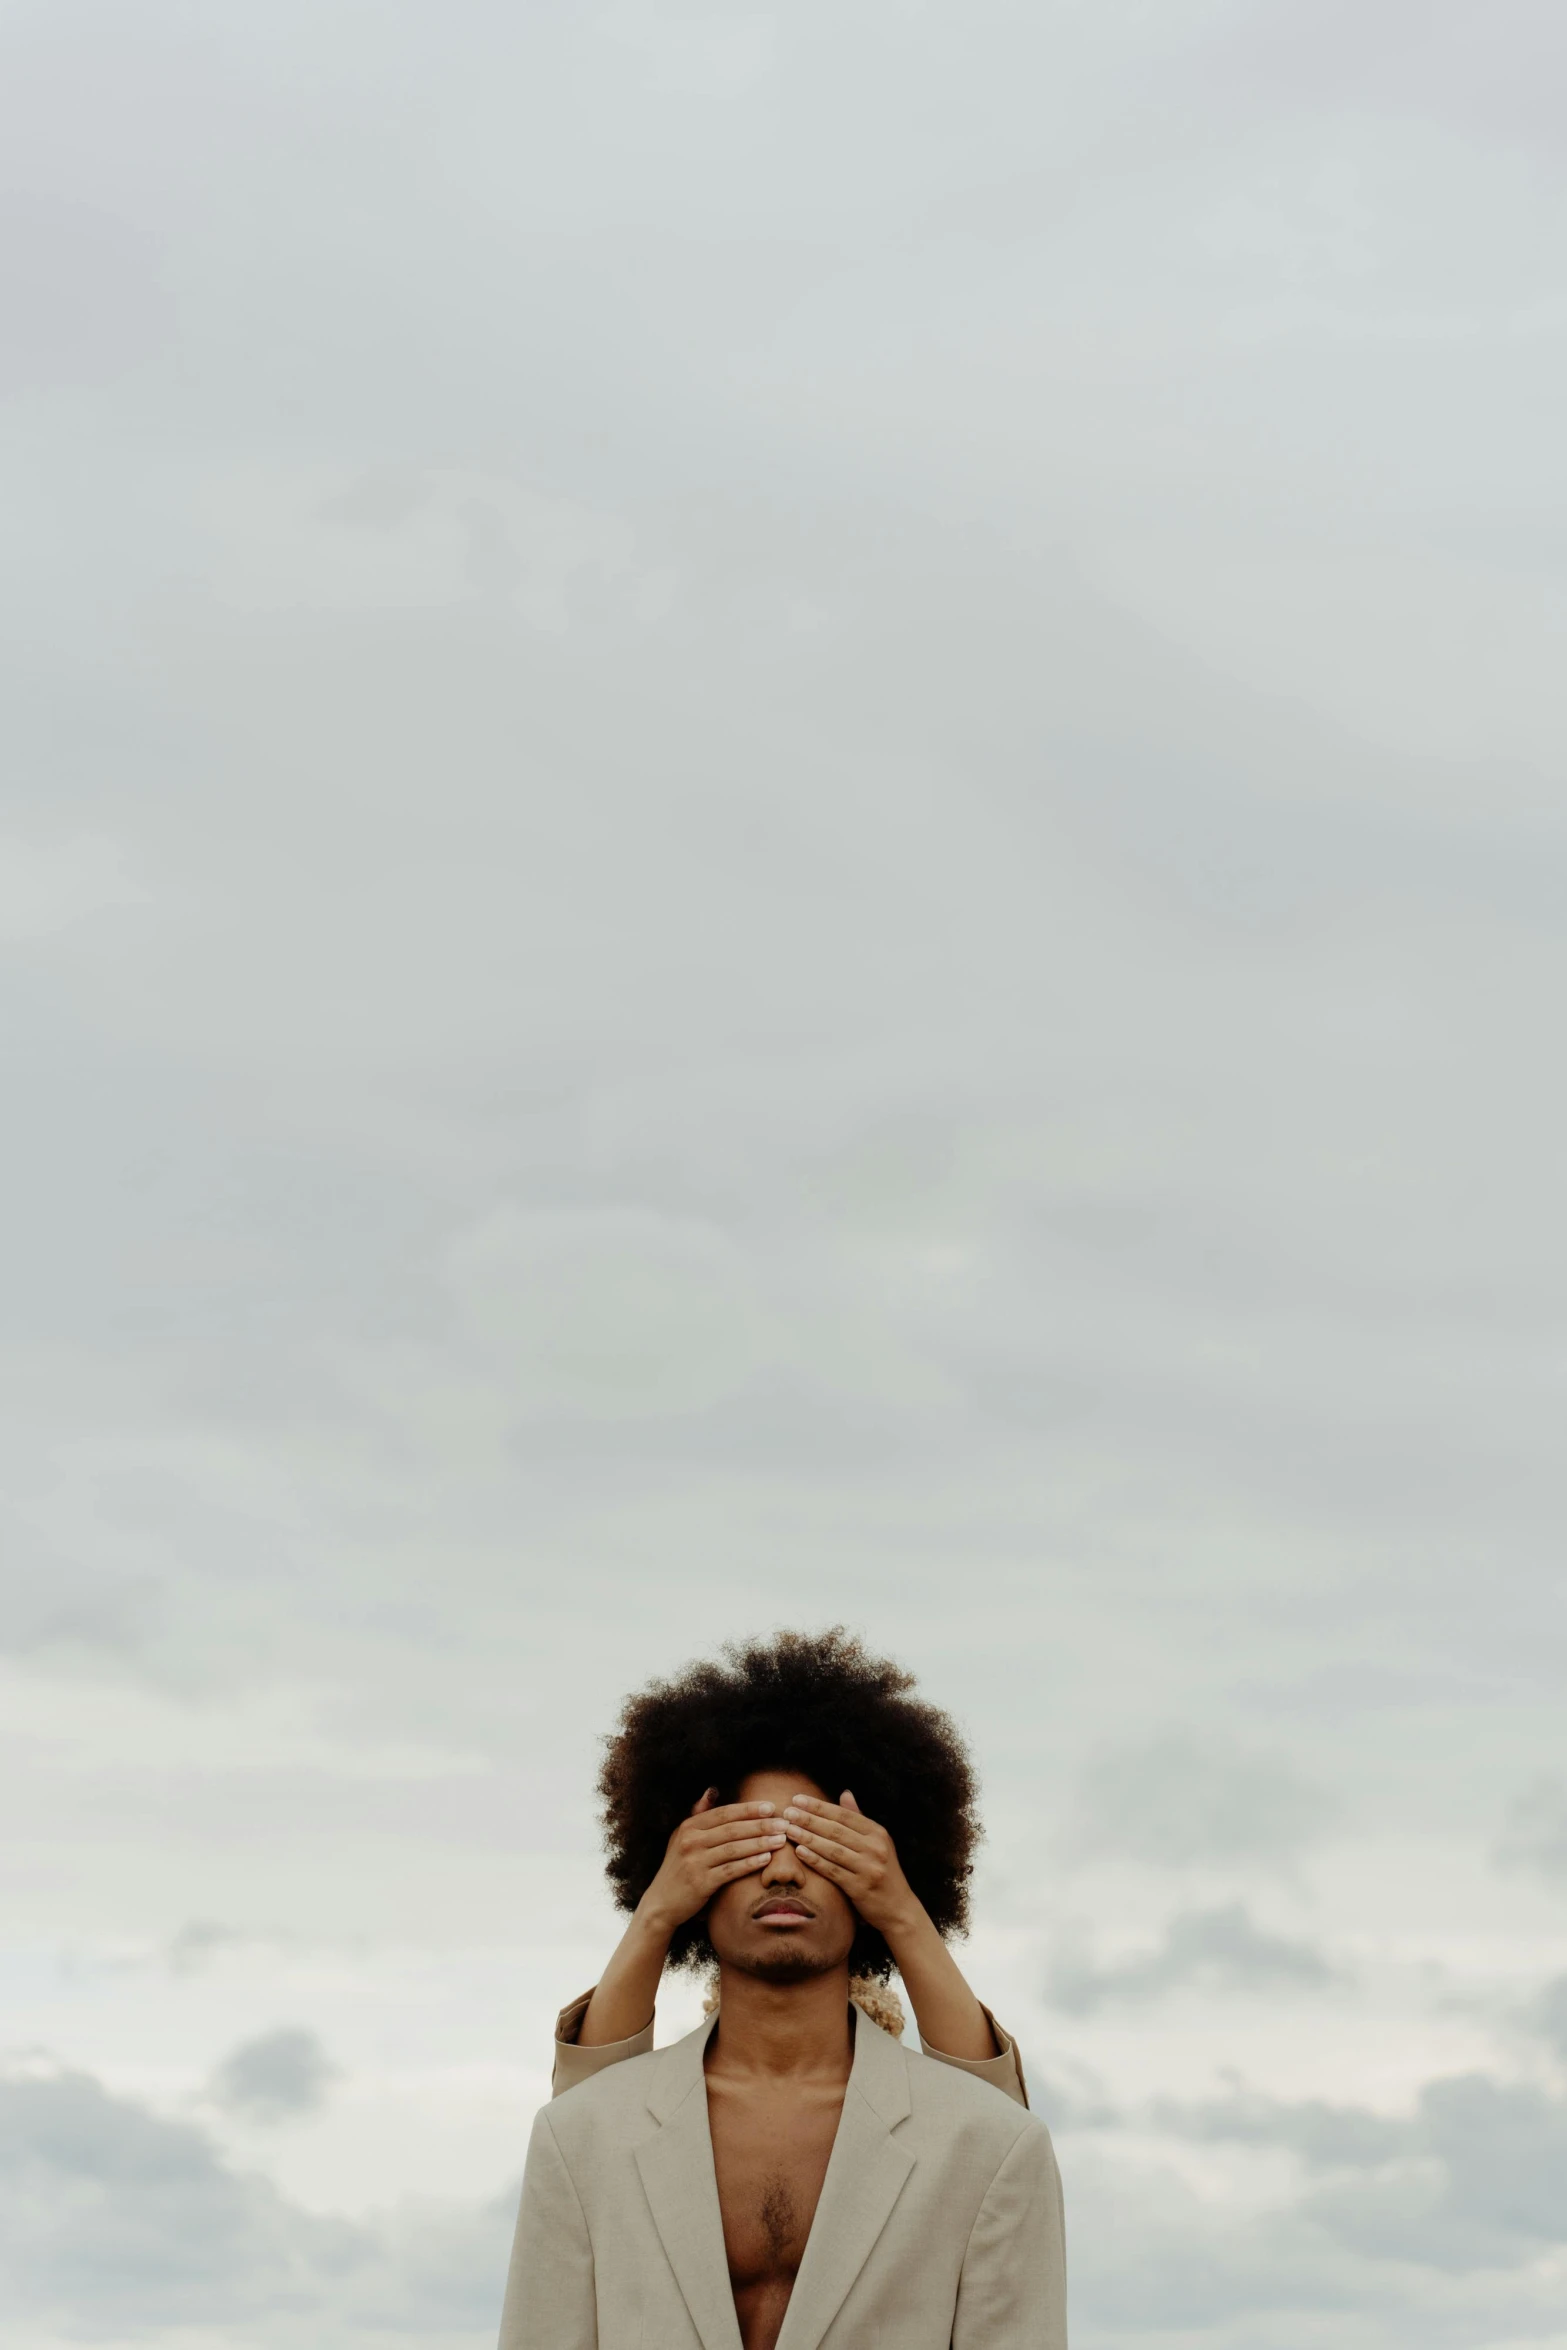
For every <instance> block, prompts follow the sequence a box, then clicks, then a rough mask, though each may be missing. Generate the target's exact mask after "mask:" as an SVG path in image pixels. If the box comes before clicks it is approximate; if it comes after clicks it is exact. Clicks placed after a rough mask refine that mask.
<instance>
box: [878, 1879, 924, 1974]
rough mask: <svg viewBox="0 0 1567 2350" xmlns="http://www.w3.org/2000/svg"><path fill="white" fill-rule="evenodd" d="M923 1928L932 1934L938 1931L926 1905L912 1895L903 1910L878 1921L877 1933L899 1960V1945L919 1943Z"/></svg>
mask: <svg viewBox="0 0 1567 2350" xmlns="http://www.w3.org/2000/svg"><path fill="white" fill-rule="evenodd" d="M921 1928H923V1929H924V1930H925V1931H926V1932H927V1933H931V1934H934V1933H935V1931H936V1929H935V1927H934V1926H933V1925H932V1924H931V1922H930V1913H929V1912H928V1910H927V1909H926V1907H925V1905H924V1903H923V1902H922V1901H916V1900H915V1899H914V1898H913V1896H912V1895H911V1896H910V1898H909V1900H908V1902H907V1903H906V1904H905V1905H904V1906H903V1907H902V1908H900V1909H897V1910H895V1911H894V1912H893V1913H892V1915H891V1916H890V1917H883V1918H881V1919H880V1920H879V1921H878V1923H877V1927H876V1931H877V1933H878V1934H880V1936H881V1938H882V1940H883V1941H884V1942H885V1943H886V1945H887V1948H888V1949H889V1950H890V1951H891V1952H892V1955H893V1957H894V1958H897V1956H898V1946H899V1944H900V1943H902V1944H905V1945H907V1944H908V1943H910V1942H913V1941H917V1940H918V1939H919V1936H920V1931H921ZM900 1964H901V1962H900Z"/></svg>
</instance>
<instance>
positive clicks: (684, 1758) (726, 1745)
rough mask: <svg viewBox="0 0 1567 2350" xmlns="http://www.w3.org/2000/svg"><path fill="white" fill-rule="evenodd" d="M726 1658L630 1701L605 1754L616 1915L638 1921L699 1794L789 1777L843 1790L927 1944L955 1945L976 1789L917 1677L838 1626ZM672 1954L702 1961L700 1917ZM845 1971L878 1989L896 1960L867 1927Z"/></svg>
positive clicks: (741, 1648) (962, 1922) (750, 1645)
mask: <svg viewBox="0 0 1567 2350" xmlns="http://www.w3.org/2000/svg"><path fill="white" fill-rule="evenodd" d="M723 1653H724V1659H725V1661H724V1662H723V1663H718V1662H716V1661H703V1662H701V1663H698V1664H694V1665H691V1666H689V1667H688V1668H687V1670H686V1671H685V1672H683V1673H681V1674H680V1675H679V1676H678V1677H677V1678H676V1679H674V1680H670V1681H654V1682H653V1683H651V1684H650V1686H649V1687H648V1688H646V1689H643V1690H640V1691H639V1692H638V1693H637V1694H636V1695H635V1696H634V1697H628V1698H627V1700H626V1703H625V1705H624V1707H623V1708H622V1711H621V1716H620V1721H619V1724H618V1726H617V1728H616V1729H615V1731H614V1732H613V1734H612V1735H611V1736H610V1737H608V1738H606V1739H605V1741H604V1744H605V1747H606V1750H607V1751H606V1753H605V1756H604V1765H603V1768H602V1770H601V1771H600V1773H599V1794H600V1796H601V1797H602V1798H603V1806H604V1809H603V1821H604V1841H605V1844H606V1846H607V1848H608V1853H609V1861H608V1874H609V1881H610V1884H611V1886H612V1887H613V1888H614V1893H615V1899H616V1901H617V1903H618V1904H619V1906H620V1907H621V1908H622V1909H628V1910H629V1909H635V1908H636V1905H637V1903H638V1902H639V1901H640V1900H641V1898H642V1896H643V1894H644V1893H645V1892H646V1891H647V1888H648V1886H649V1885H650V1884H651V1883H652V1882H653V1879H654V1877H655V1876H656V1875H657V1873H658V1869H659V1864H660V1863H661V1862H662V1860H663V1857H664V1849H665V1846H666V1845H667V1844H668V1842H669V1839H670V1837H671V1836H672V1835H673V1833H674V1831H675V1829H676V1828H677V1827H678V1826H679V1824H680V1822H681V1821H682V1820H683V1819H684V1818H685V1817H686V1815H687V1813H688V1812H689V1811H690V1809H691V1807H692V1805H693V1804H694V1803H695V1802H697V1800H698V1799H699V1798H700V1796H701V1795H702V1794H703V1793H704V1791H705V1790H706V1789H707V1788H709V1787H716V1788H717V1789H718V1800H719V1802H720V1803H732V1802H734V1800H735V1797H736V1793H737V1791H738V1789H739V1787H740V1784H741V1782H742V1780H744V1779H745V1778H747V1777H748V1776H749V1775H750V1773H751V1772H753V1771H763V1770H791V1771H799V1772H801V1773H802V1774H803V1775H804V1776H805V1777H806V1778H808V1779H812V1780H814V1781H815V1783H816V1785H817V1786H818V1787H820V1788H821V1789H822V1791H823V1793H824V1794H826V1795H828V1796H830V1797H831V1798H832V1800H833V1801H834V1802H836V1801H837V1799H838V1796H839V1794H840V1792H841V1791H842V1790H843V1789H844V1788H845V1787H852V1788H853V1790H854V1795H855V1800H856V1802H857V1803H858V1804H859V1805H860V1808H861V1809H862V1811H864V1812H865V1813H866V1814H867V1816H868V1817H869V1818H871V1819H873V1820H878V1821H879V1822H880V1823H881V1825H882V1826H883V1827H884V1828H885V1829H886V1830H887V1833H888V1834H889V1835H890V1836H891V1838H892V1840H893V1843H894V1844H895V1845H896V1846H897V1851H898V1858H899V1860H900V1861H901V1862H902V1864H903V1872H904V1875H905V1876H906V1877H907V1878H908V1881H909V1885H910V1887H911V1889H912V1890H913V1892H914V1893H915V1894H916V1895H917V1896H918V1898H919V1899H920V1901H922V1902H923V1903H924V1905H925V1908H926V1910H927V1911H928V1912H929V1914H930V1918H931V1922H932V1923H933V1925H934V1926H935V1927H936V1929H937V1931H938V1932H939V1933H941V1934H946V1935H951V1934H960V1933H962V1932H963V1931H964V1929H965V1928H966V1926H967V1924H968V1886H969V1877H970V1875H971V1873H972V1867H973V1863H972V1858H971V1856H972V1854H973V1850H974V1847H975V1845H976V1844H977V1843H978V1841H979V1838H980V1835H981V1832H982V1831H981V1829H980V1825H979V1821H978V1819H977V1818H976V1816H975V1809H974V1806H975V1800H976V1797H977V1794H978V1786H977V1782H976V1780H975V1777H974V1769H973V1765H972V1764H971V1763H970V1761H969V1757H968V1752H967V1749H966V1748H965V1746H964V1744H963V1741H962V1739H961V1737H960V1736H959V1735H958V1732H957V1730H956V1729H955V1728H954V1726H953V1724H952V1723H951V1722H950V1721H949V1720H948V1718H947V1716H946V1715H945V1714H944V1713H941V1712H940V1711H939V1710H938V1709H937V1708H936V1707H935V1706H933V1705H927V1704H926V1703H925V1702H924V1701H923V1699H921V1698H917V1697H914V1696H912V1695H911V1694H910V1692H911V1691H912V1689H913V1687H914V1676H913V1674H912V1673H907V1672H905V1671H904V1670H903V1668H902V1667H901V1666H900V1665H895V1664H893V1663H892V1662H891V1661H890V1660H889V1659H888V1658H886V1657H877V1656H871V1655H869V1654H867V1652H866V1650H865V1648H864V1647H863V1646H862V1644H861V1643H860V1641H859V1640H857V1639H856V1638H855V1637H854V1636H853V1635H852V1634H851V1633H849V1632H846V1631H845V1630H844V1628H843V1626H842V1625H841V1624H840V1625H834V1626H833V1627H832V1629H831V1630H830V1631H826V1632H816V1633H806V1632H780V1633H779V1634H777V1636H776V1637H775V1638H774V1639H772V1640H769V1641H761V1640H752V1641H746V1642H744V1643H739V1642H736V1643H732V1644H730V1645H729V1646H728V1647H726V1648H725V1650H724V1652H723ZM669 1957H670V1963H671V1965H673V1966H677V1967H678V1966H684V1967H700V1966H703V1965H707V1964H710V1963H711V1962H712V1958H713V1951H712V1946H711V1944H710V1943H709V1941H708V1938H707V1925H706V1920H705V1918H704V1917H701V1916H698V1917H694V1918H689V1919H687V1921H686V1923H685V1924H684V1925H683V1926H681V1927H680V1928H679V1929H678V1930H677V1932H676V1934H675V1936H674V1939H673V1941H672V1942H671V1944H670V1951H669ZM849 1967H850V1971H851V1973H853V1974H855V1975H864V1976H869V1977H871V1978H872V1979H874V1980H876V1981H880V1982H885V1981H886V1979H887V1976H888V1975H889V1974H890V1973H891V1971H892V1953H891V1951H890V1950H889V1949H888V1948H887V1945H886V1943H885V1942H884V1941H883V1939H882V1937H881V1935H880V1934H879V1933H878V1932H877V1931H876V1930H875V1928H874V1927H872V1926H868V1925H866V1924H865V1922H864V1920H863V1919H862V1920H861V1921H860V1923H859V1930H858V1932H857V1933H856V1935H855V1938H854V1946H853V1948H852V1950H851V1951H850V1953H849Z"/></svg>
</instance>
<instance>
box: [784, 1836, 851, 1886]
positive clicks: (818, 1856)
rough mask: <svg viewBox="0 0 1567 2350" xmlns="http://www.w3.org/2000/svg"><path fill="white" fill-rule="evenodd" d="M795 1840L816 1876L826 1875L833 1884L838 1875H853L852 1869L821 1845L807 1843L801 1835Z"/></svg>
mask: <svg viewBox="0 0 1567 2350" xmlns="http://www.w3.org/2000/svg"><path fill="white" fill-rule="evenodd" d="M795 1841H796V1843H797V1844H798V1845H799V1847H800V1850H801V1851H802V1852H803V1853H804V1855H805V1858H806V1860H807V1862H808V1863H809V1865H810V1866H811V1867H812V1868H813V1869H814V1870H815V1871H816V1873H817V1875H818V1876H820V1877H828V1878H830V1879H831V1880H832V1882H833V1883H834V1884H836V1883H837V1881H838V1879H839V1878H840V1877H852V1876H853V1874H854V1871H853V1869H852V1868H849V1867H847V1866H846V1865H845V1864H844V1862H843V1861H842V1860H840V1859H838V1858H836V1857H835V1856H834V1855H833V1854H832V1853H831V1852H829V1851H827V1850H826V1849H825V1848H824V1847H823V1846H821V1845H819V1844H812V1843H807V1842H806V1840H805V1839H804V1838H803V1837H796V1839H795Z"/></svg>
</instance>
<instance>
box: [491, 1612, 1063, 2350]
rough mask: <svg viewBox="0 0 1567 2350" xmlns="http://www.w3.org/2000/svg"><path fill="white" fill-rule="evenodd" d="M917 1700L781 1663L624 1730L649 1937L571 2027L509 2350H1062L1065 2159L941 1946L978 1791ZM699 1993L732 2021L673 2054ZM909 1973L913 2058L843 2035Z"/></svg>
mask: <svg viewBox="0 0 1567 2350" xmlns="http://www.w3.org/2000/svg"><path fill="white" fill-rule="evenodd" d="M911 1688H912V1681H911V1678H910V1676H909V1675H908V1674H906V1673H903V1672H901V1671H900V1670H899V1669H898V1668H897V1667H896V1666H894V1665H891V1664H889V1663H887V1662H885V1661H884V1660H881V1659H877V1658H873V1657H870V1656H867V1655H866V1653H865V1651H864V1650H863V1649H862V1648H861V1647H860V1645H859V1644H858V1643H857V1642H856V1641H853V1640H851V1639H849V1638H847V1637H846V1636H845V1635H844V1634H843V1633H842V1632H836V1631H835V1632H828V1633H824V1634H822V1635H819V1636H817V1637H814V1638H807V1637H805V1636H803V1635H800V1634H793V1633H785V1634H783V1635H781V1636H780V1637H779V1638H778V1639H776V1640H775V1641H773V1642H771V1643H768V1644H761V1643H754V1644H752V1645H751V1646H749V1647H746V1648H743V1649H740V1650H737V1651H731V1652H730V1653H729V1661H728V1663H727V1665H717V1664H701V1665H697V1666H693V1667H692V1668H691V1670H690V1671H689V1672H688V1673H686V1674H685V1675H684V1676H683V1677H682V1678H681V1679H680V1680H678V1681H675V1682H672V1683H655V1684H654V1686H653V1687H652V1688H651V1689H649V1690H647V1691H644V1692H643V1693H642V1694H641V1695H640V1696H638V1697H635V1698H633V1699H631V1700H630V1701H629V1702H628V1704H627V1706H626V1708H625V1711H624V1714H623V1716H622V1720H621V1725H620V1728H619V1732H618V1734H617V1736H616V1737H615V1738H614V1739H613V1740H612V1741H611V1743H610V1746H609V1751H608V1755H607V1757H606V1761H605V1764H604V1769H603V1773H602V1776H601V1781H600V1785H601V1791H602V1793H603V1796H604V1803H605V1825H606V1830H607V1835H608V1841H609V1846H610V1861H609V1873H610V1878H611V1882H612V1883H613V1884H614V1886H615V1888H616V1893H617V1897H618V1899H619V1900H620V1902H621V1904H622V1906H623V1907H625V1908H628V1909H630V1910H631V1911H632V1919H631V1924H630V1925H629V1927H628V1928H627V1931H626V1935H625V1937H624V1939H623V1941H622V1942H621V1945H620V1948H619V1949H618V1950H617V1952H616V1953H615V1956H614V1958H613V1959H612V1960H611V1962H610V1965H609V1966H608V1968H606V1970H605V1973H604V1977H603V1979H602V1981H601V1982H600V1983H599V1985H598V1987H597V1989H596V1990H595V1991H594V1992H593V1993H592V1995H591V1996H590V1997H589V1998H588V1999H587V2000H586V2001H585V2002H579V2003H578V2005H577V2007H576V2008H575V2009H573V2010H568V2013H567V2017H566V2018H565V2019H563V2022H564V2023H565V2025H566V2028H567V2033H568V2036H569V2035H570V2033H571V2032H573V2031H574V2032H575V2045H574V2048H573V2049H572V2050H571V2054H572V2056H573V2057H574V2060H575V2061H574V2065H573V2064H572V2063H568V2064H567V2065H566V2066H565V2068H564V2069H565V2071H566V2072H567V2074H568V2077H569V2076H570V2075H571V2074H572V2072H573V2070H575V2072H576V2074H577V2076H578V2077H577V2085H575V2086H573V2087H571V2088H570V2089H569V2093H568V2094H566V2095H564V2096H560V2097H558V2098H557V2101H556V2102H555V2104H554V2105H552V2106H551V2107H549V2108H548V2109H547V2110H546V2111H544V2112H542V2113H541V2114H540V2115H539V2117H538V2119H537V2121H536V2123H535V2125H534V2132H533V2139H532V2143H531V2145H530V2147H529V2151H528V2162H527V2169H526V2172H525V2174H524V2178H523V2192H522V2208H521V2211H520V2213H519V2216H518V2221H517V2234H516V2241H515V2244H514V2247H513V2252H512V2263H511V2273H510V2276H509V2278H508V2281H507V2289H506V2303H505V2309H504V2313H503V2316H502V2320H501V2350H949V2346H950V2350H1064V2345H1065V2341H1066V2316H1065V2303H1066V2284H1065V2251H1064V2241H1063V2230H1062V2212H1061V2191H1060V2179H1059V2175H1058V2173H1057V2170H1056V2166H1055V2157H1054V2154H1053V2152H1052V2149H1051V2145H1050V2139H1049V2135H1048V2133H1047V2132H1046V2130H1045V2129H1044V2127H1043V2125H1042V2124H1041V2123H1040V2122H1039V2121H1037V2120H1036V2119H1035V2118H1034V2117H1033V2116H1032V2115H1031V2114H1030V2113H1029V2112H1028V2110H1027V2106H1026V2101H1025V2093H1024V2089H1023V2083H1022V2074H1021V2068H1020V2067H1019V2066H1018V2064H1017V2060H1016V2054H1015V2051H1014V2049H1013V2047H1012V2044H1011V2042H1010V2041H1009V2040H1007V2038H1006V2035H1005V2034H1004V2033H1002V2032H1001V2031H1000V2029H999V2027H998V2026H996V2025H995V2024H994V2022H993V2019H992V2018H991V2017H990V2016H989V2014H988V2012H987V2011H986V2010H985V2009H984V2008H982V2007H981V2006H980V2004H979V2002H978V2000H977V1999H975V1997H974V1995H973V1993H972V1991H970V1989H969V1987H968V1985H967V1983H966V1982H965V1981H964V1979H963V1977H962V1975H961V1973H960V1972H959V1970H958V1968H957V1966H956V1964H955V1962H954V1961H953V1959H952V1956H951V1954H950V1952H949V1951H948V1949H947V1947H946V1942H945V1939H944V1937H945V1935H947V1934H949V1933H952V1932H954V1931H957V1930H959V1929H960V1928H961V1927H962V1926H963V1925H964V1923H965V1922H966V1913H967V1883H968V1876H969V1855H970V1853H971V1851H972V1848H973V1845H974V1843H975V1841H976V1839H977V1836H978V1826H977V1823H976V1821H975V1818H974V1811H973V1803H974V1781H973V1774H972V1771H971V1769H970V1767H969V1763H968V1758H967V1756H966V1754H965V1753H964V1750H963V1747H962V1744H961V1742H960V1740H959V1739H958V1737H957V1734H956V1732H955V1731H954V1729H953V1727H952V1725H951V1723H950V1722H949V1721H947V1719H946V1717H945V1716H944V1715H942V1714H940V1713H938V1712H937V1711H936V1710H935V1708H934V1707H931V1706H928V1705H925V1704H923V1703H921V1702H920V1701H919V1700H917V1699H915V1698H914V1697H912V1696H911V1695H910V1690H911ZM855 1790H858V1791H859V1792H858V1795H856V1792H855ZM693 1798H694V1800H693ZM862 1804H863V1808H862ZM704 1963H705V1964H710V1965H711V1964H714V1963H716V1967H717V1975H718V2002H717V2011H716V2015H715V2016H714V2017H713V2018H712V2019H711V2020H710V2021H709V2022H708V2023H707V2024H705V2025H703V2026H702V2027H701V2028H700V2029H699V2030H698V2031H696V2032H694V2033H692V2034H691V2035H690V2036H689V2037H688V2038H686V2039H684V2040H682V2041H680V2042H678V2043H677V2044H676V2045H675V2046H674V2047H673V2048H668V2049H663V2050H660V2051H658V2052H657V2053H654V2052H653V2051H652V2045H651V2039H652V2026H651V2020H650V2019H651V2011H652V2006H653V2000H654V1996H655V1994H656V1991H657V1986H658V1981H659V1978H660V1975H661V1972H662V1969H663V1967H664V1965H665V1964H673V1965H676V1966H681V1965H687V1966H689V1965H702V1964H704ZM894 1964H896V1965H897V1967H898V1968H899V1971H900V1972H901V1974H902V1977H903V1981H904V1985H905V1988H906V1989H907V1990H908V1992H909V1995H910V1998H911V2000H912V2001H913V2004H914V2008H915V2012H916V2016H917V2018H918V2020H919V2024H920V2028H921V2036H922V2043H923V2052H922V2053H921V2054H918V2055H916V2054H915V2053H914V2052H913V2051H912V2050H910V2049H907V2048H905V2047H903V2046H902V2044H901V2042H899V2041H898V2040H896V2039H894V2038H892V2037H891V2036H890V2035H889V2034H888V2033H887V2032H885V2031H883V2030H881V2029H880V2028H879V2027H878V2026H877V2025H876V2024H875V2023H874V2022H872V2021H871V2019H870V2017H869V2016H868V2015H867V2014H866V2013H865V2012H864V2007H863V2005H862V2006H860V2007H859V2008H855V2007H852V2006H851V1983H852V1984H853V1986H854V1993H853V1996H856V1997H857V1998H858V1999H860V2000H861V2001H863V2000H865V1999H866V1997H867V1995H868V1994H867V1989H866V1986H867V1985H870V1986H874V1985H875V1984H877V1983H878V1982H884V1981H885V1979H886V1977H887V1975H888V1974H889V1973H890V1971H891V1969H892V1967H893V1965H894ZM559 2069H560V2068H558V2077H559ZM584 2074H586V2075H588V2076H589V2077H585V2078H584V2077H581V2076H582V2075H584ZM976 2076H978V2077H976ZM998 2089H999V2090H1001V2091H1002V2092H1003V2093H1002V2094H998V2093H997V2092H998Z"/></svg>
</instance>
